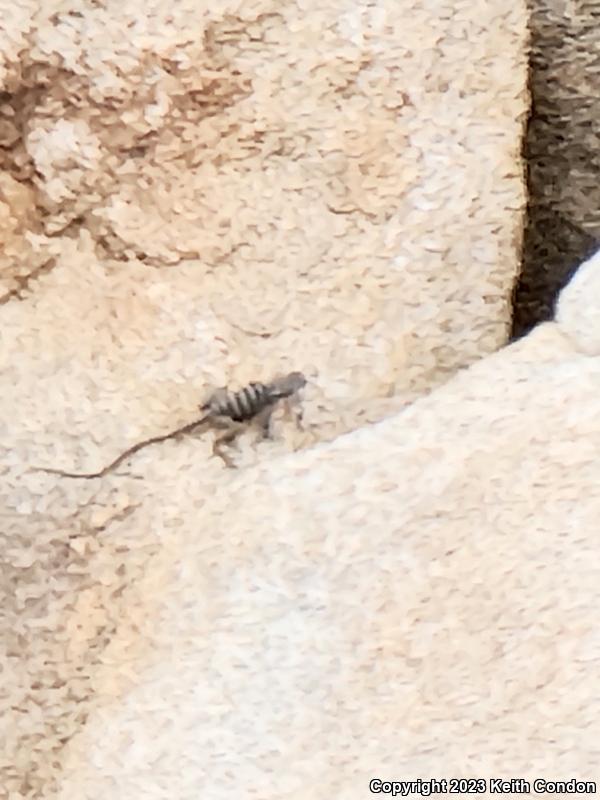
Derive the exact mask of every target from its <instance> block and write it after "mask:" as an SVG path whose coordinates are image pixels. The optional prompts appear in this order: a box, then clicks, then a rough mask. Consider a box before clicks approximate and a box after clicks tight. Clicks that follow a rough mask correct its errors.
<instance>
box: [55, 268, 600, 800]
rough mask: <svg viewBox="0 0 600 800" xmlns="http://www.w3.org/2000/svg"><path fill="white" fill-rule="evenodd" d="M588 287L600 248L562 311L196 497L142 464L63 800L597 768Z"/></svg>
mask: <svg viewBox="0 0 600 800" xmlns="http://www.w3.org/2000/svg"><path fill="white" fill-rule="evenodd" d="M598 303H600V254H599V255H598V256H597V257H596V258H595V261H594V263H590V264H588V265H586V266H585V267H584V268H582V270H581V272H580V273H579V274H577V275H576V277H575V279H574V281H573V284H572V285H569V286H568V287H567V289H566V290H565V292H564V293H563V295H562V298H561V301H560V305H559V310H558V322H557V323H547V324H545V325H542V326H541V327H539V328H538V329H537V330H536V331H534V332H533V333H532V334H531V335H530V336H529V337H527V338H525V339H523V340H522V341H521V342H519V343H517V344H515V345H513V346H511V347H509V348H506V349H504V350H502V351H501V352H499V353H498V354H496V355H494V356H490V357H488V358H486V359H483V360H482V361H480V362H479V363H478V364H476V365H474V366H472V367H471V368H470V369H468V370H466V371H463V372H461V373H459V374H458V375H457V376H456V377H455V378H453V379H451V380H450V381H449V382H448V383H447V384H446V385H445V386H444V387H442V388H441V389H438V390H437V391H436V392H434V393H432V394H431V395H429V396H428V397H426V398H424V399H421V400H419V401H417V402H416V403H414V404H413V405H412V407H411V408H409V409H407V410H406V411H405V412H403V413H401V414H398V415H396V416H395V417H393V418H390V419H388V420H385V421H383V422H381V423H379V424H377V425H374V426H371V427H368V428H364V429H362V430H360V431H354V432H352V433H350V434H347V435H345V436H342V437H340V438H339V439H337V440H336V441H335V442H333V443H329V444H325V445H321V446H319V447H316V448H313V449H311V450H306V451H304V452H303V453H295V454H293V455H288V456H285V457H283V458H280V459H276V460H274V461H271V462H263V463H261V464H260V465H259V466H257V467H256V468H252V469H249V470H245V471H240V472H239V473H238V474H236V475H235V477H233V478H231V479H230V480H229V481H227V483H226V484H225V483H223V482H220V483H219V484H218V488H217V489H216V491H214V492H213V493H211V496H210V497H209V496H206V497H205V500H204V502H203V503H202V504H199V503H198V501H197V497H196V494H195V487H196V486H197V476H196V475H194V474H192V473H187V474H185V475H181V476H180V477H179V479H178V480H177V482H175V483H173V484H172V485H169V486H167V485H165V482H164V481H162V482H161V481H159V480H153V481H152V483H151V484H150V486H151V488H152V495H153V497H152V513H153V520H152V527H153V530H154V531H155V533H156V535H157V537H158V538H159V539H160V541H161V548H160V556H158V557H156V558H154V559H150V560H149V561H148V563H147V566H146V568H145V571H144V580H143V583H142V584H140V586H138V587H136V599H137V601H138V604H135V605H133V606H132V609H131V615H130V616H129V618H128V619H127V622H126V624H125V625H124V626H122V629H121V631H118V632H117V633H116V635H115V636H114V638H113V639H112V641H111V642H110V643H109V644H108V645H107V647H106V649H105V650H104V653H103V655H102V664H101V666H99V667H98V670H97V674H96V678H95V687H96V690H97V692H98V695H102V694H104V695H105V698H106V699H105V702H104V703H103V704H102V705H101V708H100V709H99V710H98V711H97V712H96V713H94V714H92V715H91V716H90V718H89V720H88V724H87V726H86V727H85V729H84V730H83V731H82V733H81V734H80V735H79V736H76V737H75V738H74V739H73V740H72V741H71V742H70V743H69V745H68V746H67V750H66V758H65V763H64V773H63V783H62V788H61V791H60V792H59V795H58V796H59V797H60V798H61V800H79V799H80V798H94V799H96V798H98V800H100V798H104V797H106V796H110V795H111V792H113V791H115V787H118V791H119V796H121V797H127V798H134V797H144V798H149V800H151V799H152V798H157V800H158V799H159V798H165V797H177V798H178V799H180V800H195V798H197V797H198V796H202V797H210V798H211V800H221V798H223V800H224V799H225V798H228V797H231V796H232V795H236V796H241V797H248V798H250V797H261V798H263V799H264V800H271V798H272V800H275V799H276V798H281V797H286V798H298V800H301V799H303V800H304V799H306V798H308V799H309V800H310V799H312V798H315V800H316V799H317V798H318V800H321V799H323V800H325V798H330V797H344V798H349V800H354V799H356V800H359V799H360V798H364V797H367V796H369V793H368V782H369V780H370V779H371V778H374V777H378V778H382V779H384V780H395V779H400V778H402V779H415V780H416V779H418V778H423V777H431V776H440V775H441V776H444V775H445V776H459V777H473V776H474V775H475V776H478V777H486V778H490V777H498V776H499V775H500V776H503V777H505V778H525V779H528V780H531V781H533V780H534V779H546V780H548V781H553V780H557V779H569V778H573V777H575V778H576V779H578V780H594V779H597V777H598V773H597V765H598V759H599V757H600V737H599V736H598V734H599V733H600V701H599V700H598V686H597V673H598V666H599V661H600V624H599V622H598V614H597V609H598V604H599V603H600V562H599V560H598V558H597V557H596V553H597V547H598V542H597V539H598V520H600V496H599V494H598V491H597V487H598V485H599V482H600V463H599V461H598V457H597V454H598V451H599V448H600V429H599V427H598V424H597V420H598V416H599V415H600V400H599V393H598V384H599V382H600V323H599V321H598V313H597V309H598ZM157 472H158V470H157ZM204 480H207V477H206V476H205V477H204ZM240 509H243V513H240ZM146 524H147V517H146V515H145V514H143V515H141V514H134V515H133V516H132V517H131V519H130V520H129V521H128V528H129V532H130V536H131V541H136V540H137V539H138V537H139V539H140V540H141V541H142V542H143V541H144V540H145V534H144V530H145V525H146ZM118 535H119V534H118ZM103 538H107V539H109V538H110V536H107V537H103ZM92 546H93V547H97V546H98V545H97V543H95V544H93V545H92ZM82 547H83V545H82ZM92 552H93V550H92ZM140 601H141V608H140V605H139V603H140ZM142 609H145V611H146V613H145V614H144V613H143V611H142ZM132 629H135V631H136V635H135V637H133V638H132V637H131V632H132ZM125 630H126V631H127V633H125V632H124V631H125ZM140 641H146V642H147V643H148V642H149V643H151V647H150V648H148V645H147V646H146V649H145V650H144V651H143V652H140ZM148 649H150V652H148ZM117 679H119V680H120V681H121V684H120V686H119V687H117V686H116V685H115V681H116V680H117ZM447 796H452V795H447Z"/></svg>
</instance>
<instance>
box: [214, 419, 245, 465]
mask: <svg viewBox="0 0 600 800" xmlns="http://www.w3.org/2000/svg"><path fill="white" fill-rule="evenodd" d="M212 425H213V427H214V428H217V429H220V430H223V429H225V432H224V433H222V434H221V435H220V436H217V438H216V439H215V441H214V442H213V448H212V450H213V455H215V456H217V457H218V458H220V459H221V461H222V462H223V463H224V464H225V466H226V467H228V468H229V469H235V468H236V465H235V462H234V461H233V459H232V458H231V457H230V456H229V455H228V454H227V452H226V449H227V448H228V447H229V446H230V445H232V444H233V442H234V441H235V439H237V437H238V436H239V434H240V433H241V432H242V430H244V425H243V424H242V423H241V422H234V420H232V419H229V418H228V417H216V418H215V419H214V420H212Z"/></svg>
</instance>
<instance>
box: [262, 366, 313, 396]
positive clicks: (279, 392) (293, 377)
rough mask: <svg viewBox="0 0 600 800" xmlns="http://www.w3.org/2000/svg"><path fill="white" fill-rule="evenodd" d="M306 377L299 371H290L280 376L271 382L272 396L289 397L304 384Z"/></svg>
mask: <svg viewBox="0 0 600 800" xmlns="http://www.w3.org/2000/svg"><path fill="white" fill-rule="evenodd" d="M306 382H307V381H306V378H305V377H304V375H303V374H302V373H301V372H290V374H289V375H285V376H283V377H282V378H278V379H277V380H275V381H273V383H272V384H271V391H272V396H273V397H289V396H290V395H292V394H294V393H295V392H298V391H299V390H300V389H302V387H303V386H306Z"/></svg>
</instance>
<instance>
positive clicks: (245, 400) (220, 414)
mask: <svg viewBox="0 0 600 800" xmlns="http://www.w3.org/2000/svg"><path fill="white" fill-rule="evenodd" d="M305 385H306V378H305V377H304V375H303V374H302V373H301V372H290V373H289V375H284V376H283V377H281V378H276V379H275V380H273V381H271V382H270V383H249V384H248V385H247V386H244V388H243V389H240V390H239V391H237V392H230V391H228V390H227V389H217V390H216V391H215V392H213V393H212V394H211V395H210V397H209V398H208V400H207V401H206V402H205V403H203V404H202V405H201V406H200V411H203V412H204V414H203V416H201V417H200V419H197V420H195V421H194V422H189V423H188V424H187V425H183V426H182V427H180V428H176V429H175V430H174V431H170V432H169V433H165V434H162V435H161V436H152V437H151V438H150V439H144V440H143V441H141V442H138V443H137V444H134V445H132V446H131V447H129V448H128V449H127V450H125V452H124V453H121V455H120V456H118V457H117V458H115V460H114V461H111V462H110V464H107V465H106V466H105V467H104V468H103V469H101V470H99V471H98V472H64V471H63V470H61V469H46V468H44V467H34V469H35V470H36V471H39V472H49V473H52V474H54V475H62V476H63V477H65V478H86V479H91V478H102V477H104V475H107V474H108V473H109V472H111V471H112V470H113V469H115V468H116V467H118V466H119V465H120V464H122V463H123V462H124V461H125V460H126V459H128V458H130V457H131V456H132V455H134V453H137V452H138V451H139V450H142V449H143V448H144V447H148V446H149V445H151V444H159V443H160V442H165V441H167V439H177V438H180V437H181V436H185V434H188V433H191V432H192V431H194V430H195V429H196V428H199V427H200V426H203V427H207V428H209V427H210V428H214V429H216V430H225V433H223V434H222V435H221V436H218V437H217V439H216V440H215V443H214V445H213V453H214V454H215V455H216V456H218V457H219V458H220V459H221V460H222V461H223V462H224V463H225V465H226V466H228V467H235V464H234V463H233V461H232V460H231V459H230V458H229V456H228V455H227V454H226V453H225V452H224V448H225V447H226V446H228V445H231V444H232V443H233V441H234V439H235V438H236V437H237V436H238V435H239V434H240V433H241V431H242V430H243V429H244V427H245V426H246V424H247V423H249V422H254V421H256V422H257V423H258V424H259V426H260V431H261V435H260V438H268V437H269V436H270V435H271V428H270V423H271V415H272V413H273V411H274V409H275V406H276V405H277V403H278V401H279V400H289V399H291V398H292V396H293V395H295V394H296V393H297V392H299V391H300V389H302V387H303V386H305ZM300 422H301V414H300V413H298V412H296V423H297V424H298V425H300Z"/></svg>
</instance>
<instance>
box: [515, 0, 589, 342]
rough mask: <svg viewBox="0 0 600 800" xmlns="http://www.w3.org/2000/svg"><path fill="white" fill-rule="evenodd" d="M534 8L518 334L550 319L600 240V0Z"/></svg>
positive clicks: (538, 2)
mask: <svg viewBox="0 0 600 800" xmlns="http://www.w3.org/2000/svg"><path fill="white" fill-rule="evenodd" d="M529 8H530V12H531V23H530V27H531V78H530V87H531V94H532V114H531V119H530V123H529V127H528V131H527V137H526V143H525V157H526V159H527V164H528V171H529V180H528V190H529V209H528V224H527V227H526V231H525V241H524V252H523V267H522V275H521V279H520V283H519V286H518V289H517V292H516V294H515V308H514V323H513V334H514V335H516V336H520V335H522V334H523V333H525V332H526V331H527V330H529V329H530V328H531V327H532V326H533V325H535V324H536V323H537V322H540V321H541V320H546V319H550V318H551V316H552V312H553V306H554V301H555V299H556V295H557V292H558V291H559V289H560V288H561V287H562V286H563V285H564V284H565V283H566V281H567V280H568V279H569V277H570V276H571V274H572V272H573V270H574V269H576V268H577V265H578V264H579V263H580V262H581V261H582V259H584V258H587V256H588V255H590V254H591V253H592V252H593V251H594V250H595V249H596V248H597V246H598V243H599V242H600V148H599V147H598V144H599V142H600V66H599V65H598V50H599V49H600V4H599V3H598V0H561V1H560V2H557V0H529Z"/></svg>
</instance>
